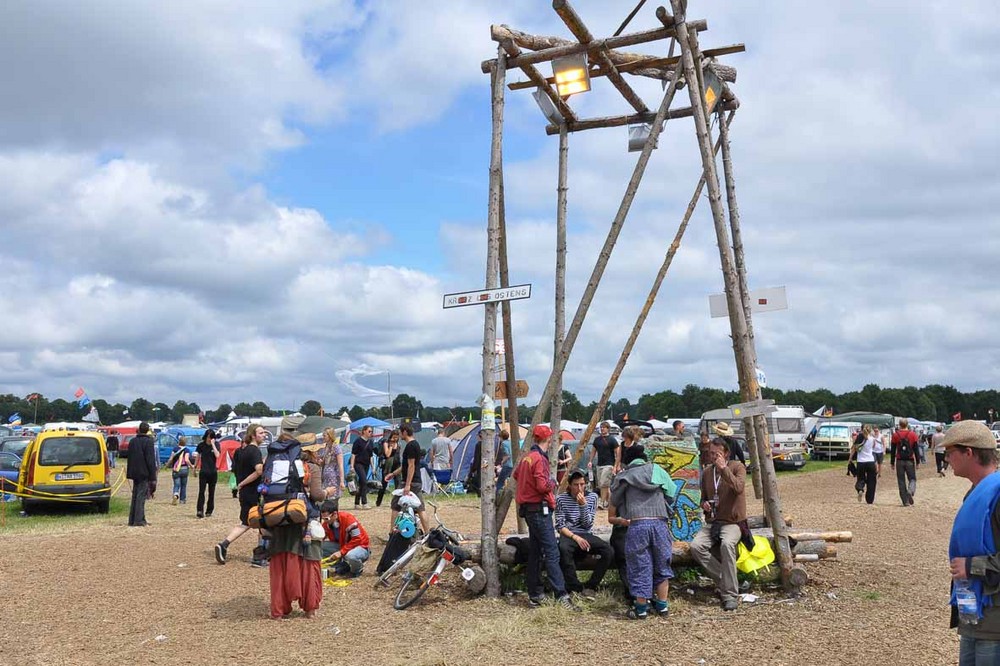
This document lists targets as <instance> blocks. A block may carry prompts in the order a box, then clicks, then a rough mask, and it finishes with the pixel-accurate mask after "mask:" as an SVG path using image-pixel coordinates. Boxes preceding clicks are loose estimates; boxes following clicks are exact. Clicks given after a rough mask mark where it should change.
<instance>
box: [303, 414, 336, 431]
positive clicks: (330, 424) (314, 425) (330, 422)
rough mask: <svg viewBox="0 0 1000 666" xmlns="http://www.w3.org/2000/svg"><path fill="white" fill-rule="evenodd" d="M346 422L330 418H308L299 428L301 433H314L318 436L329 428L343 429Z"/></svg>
mask: <svg viewBox="0 0 1000 666" xmlns="http://www.w3.org/2000/svg"><path fill="white" fill-rule="evenodd" d="M343 427H344V422H343V421H341V420H340V419H331V418H330V417H329V416H307V417H306V420H305V421H303V422H302V425H300V426H299V432H313V433H316V434H317V435H318V434H319V433H321V432H323V431H324V430H326V429H327V428H333V429H334V430H336V429H337V428H343Z"/></svg>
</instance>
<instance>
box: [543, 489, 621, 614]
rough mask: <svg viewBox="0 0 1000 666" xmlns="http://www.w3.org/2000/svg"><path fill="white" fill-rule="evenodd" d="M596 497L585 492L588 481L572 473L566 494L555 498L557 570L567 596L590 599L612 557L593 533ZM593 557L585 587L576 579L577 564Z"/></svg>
mask: <svg viewBox="0 0 1000 666" xmlns="http://www.w3.org/2000/svg"><path fill="white" fill-rule="evenodd" d="M596 514H597V493H595V492H589V493H588V492H587V477H586V476H584V474H583V472H581V471H579V470H574V471H573V473H572V474H570V475H569V483H568V484H567V485H566V492H564V493H560V495H559V496H558V497H556V533H557V534H559V566H560V568H562V572H563V578H564V579H565V582H566V591H567V592H577V593H581V592H582V593H583V595H584V596H586V597H591V596H593V595H594V593H595V592H596V590H597V587H598V586H599V585H600V584H601V581H602V580H603V579H604V574H606V573H607V571H608V567H610V566H611V563H612V561H613V560H614V557H615V553H614V551H613V550H612V549H611V544H609V543H608V542H607V541H605V540H604V539H602V538H601V537H599V536H596V535H595V534H594V533H593V529H594V516H595V515H596ZM587 555H595V556H596V557H597V564H596V565H595V567H594V570H593V572H592V573H591V574H590V579H588V580H587V585H586V587H584V585H583V584H582V583H580V580H579V579H578V578H577V575H576V560H578V559H582V558H584V557H586V556H587Z"/></svg>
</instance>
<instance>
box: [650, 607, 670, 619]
mask: <svg viewBox="0 0 1000 666" xmlns="http://www.w3.org/2000/svg"><path fill="white" fill-rule="evenodd" d="M654 610H656V615H657V617H659V618H661V619H666V618H668V617H670V606H667V607H666V608H664V609H663V610H660V609H659V608H656V609H654Z"/></svg>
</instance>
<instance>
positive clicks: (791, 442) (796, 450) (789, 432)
mask: <svg viewBox="0 0 1000 666" xmlns="http://www.w3.org/2000/svg"><path fill="white" fill-rule="evenodd" d="M721 421H727V422H728V423H729V424H730V426H732V428H733V432H734V433H735V434H736V436H737V437H740V438H744V439H745V438H746V433H744V432H743V419H738V418H735V417H734V416H733V411H732V410H731V409H713V410H710V411H707V412H705V413H704V414H702V415H701V423H700V425H699V426H698V431H699V432H707V433H709V434H711V432H712V426H713V425H715V424H716V423H719V422H721ZM816 421H817V418H816V417H814V416H810V415H808V414H806V410H805V409H804V408H803V407H802V406H801V405H776V410H775V411H774V412H772V413H771V414H768V415H767V433H768V437H769V438H770V440H771V458H772V460H774V468H775V469H801V468H802V467H803V466H804V465H805V464H806V457H805V450H806V449H805V442H806V435H807V434H809V431H810V430H811V429H812V427H813V425H815V422H816Z"/></svg>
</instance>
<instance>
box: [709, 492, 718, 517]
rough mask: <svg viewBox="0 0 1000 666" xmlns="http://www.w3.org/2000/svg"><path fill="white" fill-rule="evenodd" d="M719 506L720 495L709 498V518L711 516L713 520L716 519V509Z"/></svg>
mask: <svg viewBox="0 0 1000 666" xmlns="http://www.w3.org/2000/svg"><path fill="white" fill-rule="evenodd" d="M718 506H719V498H718V497H713V498H712V499H710V500H708V508H709V513H708V516H707V517H708V518H710V519H712V520H715V510H716V507H718Z"/></svg>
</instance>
